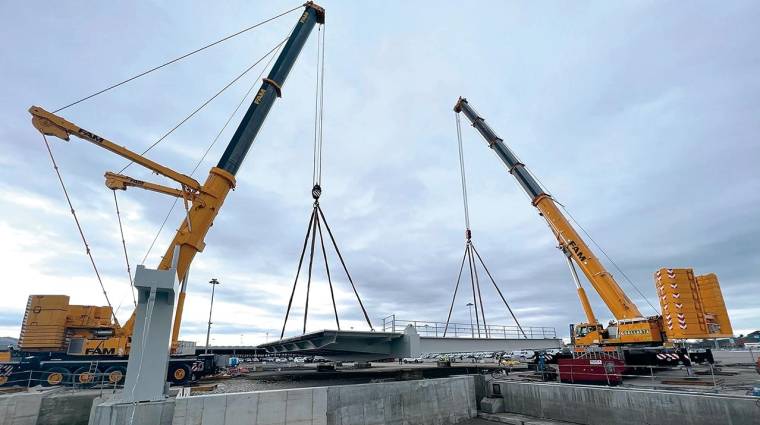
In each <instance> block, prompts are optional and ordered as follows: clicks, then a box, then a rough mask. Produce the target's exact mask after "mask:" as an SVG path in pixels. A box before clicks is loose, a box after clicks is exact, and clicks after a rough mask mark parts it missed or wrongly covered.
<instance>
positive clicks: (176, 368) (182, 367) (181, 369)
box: [169, 364, 190, 385]
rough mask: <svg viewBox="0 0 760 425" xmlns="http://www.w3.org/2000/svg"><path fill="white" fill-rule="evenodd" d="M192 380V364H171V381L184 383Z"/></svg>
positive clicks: (178, 383)
mask: <svg viewBox="0 0 760 425" xmlns="http://www.w3.org/2000/svg"><path fill="white" fill-rule="evenodd" d="M189 380H190V366H188V365H186V364H178V365H173V366H169V381H171V383H172V384H176V385H183V384H186V383H187V382H188V381H189Z"/></svg>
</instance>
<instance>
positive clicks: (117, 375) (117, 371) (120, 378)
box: [103, 366, 127, 387]
mask: <svg viewBox="0 0 760 425" xmlns="http://www.w3.org/2000/svg"><path fill="white" fill-rule="evenodd" d="M103 374H104V375H105V379H104V380H103V381H104V382H105V384H106V385H108V386H109V387H110V386H119V385H124V378H125V377H126V376H127V369H126V368H125V367H124V366H111V367H109V368H108V369H106V370H105V372H103Z"/></svg>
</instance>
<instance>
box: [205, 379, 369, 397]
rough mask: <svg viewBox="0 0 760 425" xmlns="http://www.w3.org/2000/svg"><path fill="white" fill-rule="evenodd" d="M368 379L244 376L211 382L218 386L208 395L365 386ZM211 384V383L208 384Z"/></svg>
mask: <svg viewBox="0 0 760 425" xmlns="http://www.w3.org/2000/svg"><path fill="white" fill-rule="evenodd" d="M371 381H372V380H371V379H369V378H343V379H309V380H290V379H276V380H269V379H255V378H249V377H245V376H240V377H236V378H229V379H223V380H218V381H213V383H216V384H217V385H218V386H217V387H216V389H215V390H213V391H211V392H209V394H223V393H240V392H246V391H266V390H284V389H289V388H310V387H326V386H332V385H354V384H367V383H369V382H371ZM209 383H211V382H209Z"/></svg>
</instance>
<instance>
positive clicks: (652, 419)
mask: <svg viewBox="0 0 760 425" xmlns="http://www.w3.org/2000/svg"><path fill="white" fill-rule="evenodd" d="M498 383H499V384H500V385H501V393H502V395H503V397H504V408H505V410H506V411H507V412H513V413H519V414H522V415H528V416H535V417H539V418H546V419H553V420H561V421H567V422H575V423H579V424H588V425H608V424H616V425H640V424H658V425H670V424H673V425H714V424H727V425H760V402H759V401H758V398H757V397H743V396H726V395H712V394H699V393H686V392H678V391H661V390H658V391H654V390H646V389H631V388H608V387H595V386H586V385H569V384H551V383H527V382H510V381H499V382H498Z"/></svg>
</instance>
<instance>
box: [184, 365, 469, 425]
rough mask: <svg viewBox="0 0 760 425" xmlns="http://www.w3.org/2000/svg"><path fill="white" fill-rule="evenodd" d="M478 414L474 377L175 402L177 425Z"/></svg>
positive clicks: (433, 419)
mask: <svg viewBox="0 0 760 425" xmlns="http://www.w3.org/2000/svg"><path fill="white" fill-rule="evenodd" d="M476 414H477V410H476V407H475V381H474V379H473V378H472V377H470V376H463V377H452V378H443V379H429V380H419V381H404V382H387V383H379V384H363V385H345V386H335V387H318V388H302V389H293V390H280V391H260V392H248V393H233V394H217V395H203V396H195V397H188V398H179V399H177V400H176V405H175V409H174V421H173V422H172V424H173V425H242V424H246V425H263V424H266V425H355V424H377V425H381V424H387V425H401V424H408V425H418V424H419V425H433V424H436V425H448V424H455V423H457V422H460V421H463V420H465V419H469V418H473V417H475V415H476Z"/></svg>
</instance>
